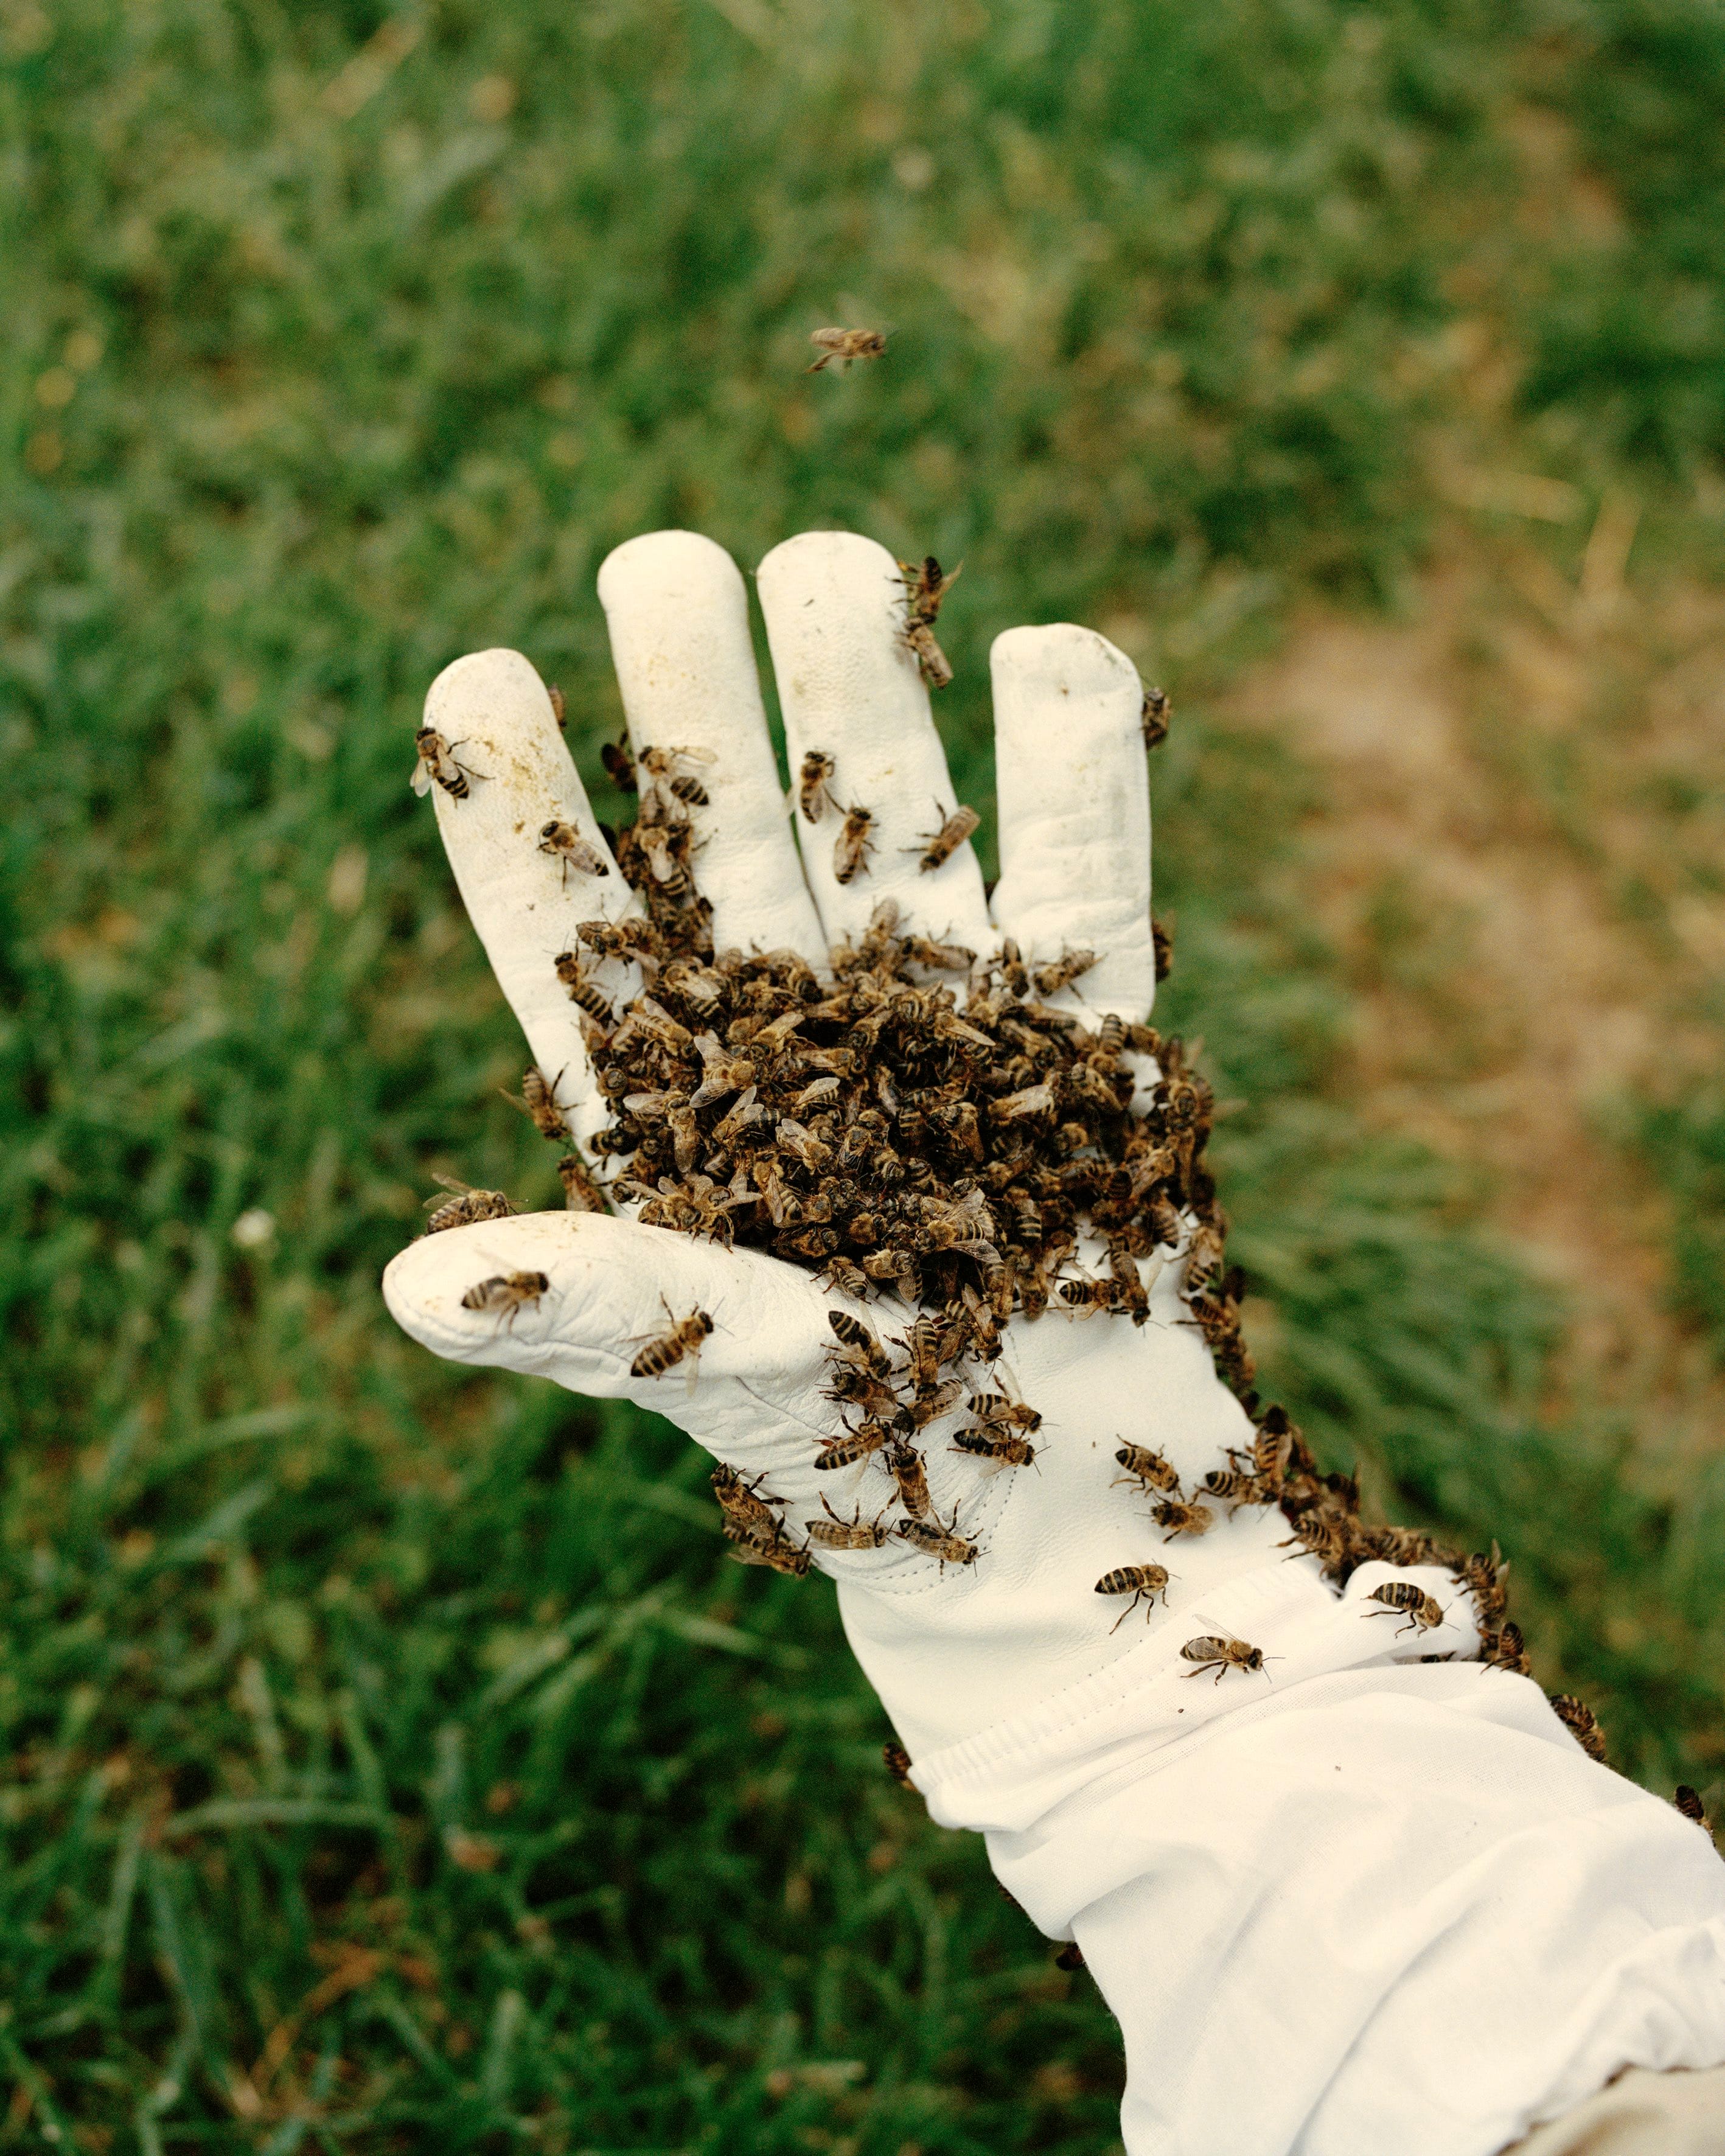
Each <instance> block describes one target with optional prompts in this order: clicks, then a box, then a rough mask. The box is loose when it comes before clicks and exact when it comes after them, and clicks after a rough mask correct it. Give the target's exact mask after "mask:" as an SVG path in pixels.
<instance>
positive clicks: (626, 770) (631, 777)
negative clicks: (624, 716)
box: [599, 726, 637, 793]
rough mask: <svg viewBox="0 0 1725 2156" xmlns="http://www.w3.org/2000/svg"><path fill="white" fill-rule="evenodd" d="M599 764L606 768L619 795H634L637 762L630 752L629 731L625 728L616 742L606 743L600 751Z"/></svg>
mask: <svg viewBox="0 0 1725 2156" xmlns="http://www.w3.org/2000/svg"><path fill="white" fill-rule="evenodd" d="M599 762H601V763H603V765H604V767H605V775H606V776H607V778H609V780H610V782H611V783H612V784H613V785H614V787H615V788H617V790H618V792H619V793H634V790H635V787H636V784H637V781H636V778H635V760H634V757H632V756H631V755H630V754H629V729H628V727H627V726H625V727H624V730H623V731H622V732H621V733H620V734H619V736H618V737H617V738H616V740H615V741H614V742H605V743H604V744H603V747H601V748H600V750H599Z"/></svg>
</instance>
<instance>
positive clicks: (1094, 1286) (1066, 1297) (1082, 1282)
mask: <svg viewBox="0 0 1725 2156" xmlns="http://www.w3.org/2000/svg"><path fill="white" fill-rule="evenodd" d="M1118 1296H1119V1290H1118V1289H1117V1287H1116V1286H1115V1284H1114V1282H1113V1281H1111V1280H1105V1281H1102V1280H1089V1279H1082V1278H1081V1279H1079V1280H1069V1281H1061V1282H1060V1301H1062V1302H1064V1303H1065V1305H1066V1306H1067V1307H1068V1308H1069V1309H1070V1310H1076V1311H1077V1312H1079V1313H1080V1315H1081V1316H1082V1317H1094V1316H1095V1315H1096V1312H1097V1311H1099V1310H1112V1309H1113V1307H1114V1306H1115V1303H1116V1301H1117V1299H1118Z"/></svg>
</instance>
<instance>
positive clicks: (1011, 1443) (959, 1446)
mask: <svg viewBox="0 0 1725 2156" xmlns="http://www.w3.org/2000/svg"><path fill="white" fill-rule="evenodd" d="M952 1450H953V1451H955V1452H971V1453H974V1454H976V1455H977V1456H978V1458H979V1459H983V1460H998V1461H999V1463H1000V1464H1001V1465H1002V1466H1006V1467H1029V1466H1032V1465H1033V1464H1034V1461H1035V1458H1036V1448H1035V1446H1034V1445H1032V1444H1031V1443H1030V1441H1029V1439H1028V1438H1024V1437H1020V1436H1019V1435H1018V1434H1017V1432H1016V1431H1015V1430H1002V1429H1000V1428H999V1426H998V1425H996V1424H989V1423H983V1424H980V1425H979V1426H978V1428H977V1429H975V1430H957V1431H956V1432H955V1433H954V1434H953V1438H952Z"/></svg>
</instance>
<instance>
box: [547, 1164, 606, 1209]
mask: <svg viewBox="0 0 1725 2156" xmlns="http://www.w3.org/2000/svg"><path fill="white" fill-rule="evenodd" d="M557 1174H558V1177H559V1178H560V1179H561V1180H562V1186H563V1204H564V1207H565V1208H566V1209H567V1211H569V1212H571V1213H608V1212H609V1211H610V1207H609V1206H608V1204H606V1203H605V1193H603V1191H602V1190H601V1189H600V1188H599V1186H598V1183H595V1182H594V1181H593V1175H592V1172H591V1171H590V1170H589V1168H588V1165H587V1163H586V1162H585V1161H584V1160H583V1159H582V1158H581V1156H580V1154H579V1153H573V1152H569V1153H565V1154H564V1155H563V1158H562V1159H561V1160H560V1161H559V1162H558V1163H557Z"/></svg>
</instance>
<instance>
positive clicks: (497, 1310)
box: [461, 1273, 551, 1332]
mask: <svg viewBox="0 0 1725 2156" xmlns="http://www.w3.org/2000/svg"><path fill="white" fill-rule="evenodd" d="M550 1292H551V1282H550V1281H548V1280H547V1278H546V1276H545V1275H544V1274H543V1273H493V1274H492V1276H491V1277H490V1280H482V1281H480V1283H479V1285H478V1286H477V1287H470V1288H469V1290H468V1291H467V1292H466V1294H465V1295H464V1296H462V1298H461V1307H462V1308H463V1309H464V1310H478V1311H485V1312H489V1313H490V1315H491V1316H492V1317H498V1318H501V1320H502V1321H503V1322H504V1323H505V1324H506V1326H507V1327H509V1329H510V1330H511V1332H513V1331H514V1329H515V1321H516V1317H517V1316H518V1315H519V1313H520V1312H521V1311H523V1310H525V1309H526V1307H527V1306H528V1305H529V1304H530V1303H531V1304H536V1303H537V1302H538V1301H539V1298H540V1297H541V1296H542V1295H548V1294H549V1293H550Z"/></svg>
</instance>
